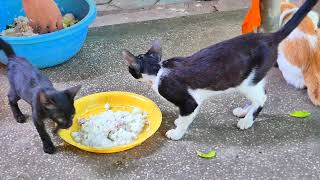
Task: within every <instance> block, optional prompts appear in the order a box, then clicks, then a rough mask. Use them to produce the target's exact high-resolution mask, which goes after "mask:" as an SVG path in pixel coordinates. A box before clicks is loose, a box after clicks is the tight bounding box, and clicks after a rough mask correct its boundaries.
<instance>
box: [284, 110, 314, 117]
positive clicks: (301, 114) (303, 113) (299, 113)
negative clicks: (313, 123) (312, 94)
mask: <svg viewBox="0 0 320 180" xmlns="http://www.w3.org/2000/svg"><path fill="white" fill-rule="evenodd" d="M289 115H290V116H291V117H295V118H307V117H309V116H311V113H310V112H307V111H295V112H291V113H290V114H289Z"/></svg>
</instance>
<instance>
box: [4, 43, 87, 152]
mask: <svg viewBox="0 0 320 180" xmlns="http://www.w3.org/2000/svg"><path fill="white" fill-rule="evenodd" d="M1 49H2V50H4V52H5V53H6V55H7V56H8V59H9V62H8V65H7V70H8V80H9V83H10V91H9V93H8V99H9V104H10V107H11V110H12V112H13V116H14V118H15V119H16V120H17V122H19V123H23V122H25V120H26V117H25V116H24V115H23V114H22V112H21V111H20V109H19V106H18V101H19V100H20V99H23V100H24V101H26V102H27V103H29V104H30V105H31V106H32V118H33V123H34V125H35V126H36V129H37V131H38V133H39V135H40V137H41V140H42V143H43V150H44V152H46V153H49V154H52V153H54V152H55V147H54V145H53V143H52V141H51V138H50V136H49V135H48V133H47V131H46V129H45V126H44V120H45V119H47V118H50V119H52V120H53V121H54V122H56V123H57V129H55V132H57V131H58V129H60V128H69V127H70V126H71V125H72V119H73V115H74V113H75V109H74V106H73V102H74V97H75V96H76V93H77V92H78V91H79V90H80V87H81V86H76V87H73V88H70V89H67V90H65V91H62V92H60V91H57V90H55V89H54V87H53V85H52V83H51V82H50V80H49V79H48V77H47V76H45V75H43V74H41V72H40V71H39V70H38V69H36V68H35V67H33V66H32V65H31V64H30V63H29V62H28V61H27V60H26V59H24V58H21V57H17V56H15V54H14V52H13V49H12V48H11V46H10V45H9V44H7V43H6V42H5V41H3V40H2V39H1V38H0V50H1Z"/></svg>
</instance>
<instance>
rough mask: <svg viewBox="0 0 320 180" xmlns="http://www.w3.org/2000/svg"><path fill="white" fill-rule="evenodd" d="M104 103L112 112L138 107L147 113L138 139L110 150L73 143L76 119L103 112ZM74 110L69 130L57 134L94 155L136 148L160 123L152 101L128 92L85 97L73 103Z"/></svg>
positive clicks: (160, 115) (77, 127) (159, 115)
mask: <svg viewBox="0 0 320 180" xmlns="http://www.w3.org/2000/svg"><path fill="white" fill-rule="evenodd" d="M106 103H108V104H110V106H111V108H112V110H125V111H131V110H132V108H133V107H138V108H140V109H141V110H143V111H145V112H147V113H148V117H147V121H148V124H146V125H145V127H144V128H143V130H142V132H141V133H140V134H139V136H138V138H137V139H136V140H135V141H134V142H132V143H130V144H126V145H122V146H116V147H112V148H93V147H89V146H85V145H82V144H80V143H78V142H76V141H74V140H73V138H72V136H71V133H72V132H74V131H78V130H79V128H80V126H79V124H78V118H89V117H90V116H92V115H96V114H99V113H102V112H104V111H105V108H104V105H105V104H106ZM75 108H76V114H75V117H74V119H73V124H72V126H71V127H70V128H69V129H62V130H60V131H59V133H58V134H59V136H60V137H61V138H62V139H63V140H64V141H66V142H67V143H69V144H71V145H73V146H76V147H78V148H80V149H82V150H85V151H89V152H95V153H114V152H120V151H125V150H128V149H131V148H133V147H135V146H138V145H140V144H141V143H143V142H144V141H145V140H146V139H148V138H149V137H150V136H152V135H153V134H154V133H155V132H156V131H157V130H158V128H159V127H160V125H161V121H162V114H161V111H160V109H159V107H158V106H157V105H156V104H155V103H154V102H153V101H151V100H150V99H148V98H146V97H144V96H141V95H137V94H134V93H128V92H102V93H97V94H92V95H89V96H85V97H82V98H80V99H78V100H76V101H75Z"/></svg>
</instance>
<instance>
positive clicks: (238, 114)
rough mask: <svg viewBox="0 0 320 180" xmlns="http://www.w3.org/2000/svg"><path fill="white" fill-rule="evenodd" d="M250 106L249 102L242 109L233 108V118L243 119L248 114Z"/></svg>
mask: <svg viewBox="0 0 320 180" xmlns="http://www.w3.org/2000/svg"><path fill="white" fill-rule="evenodd" d="M251 106H252V104H251V103H250V102H247V104H246V105H245V106H244V107H243V108H242V107H237V108H235V109H234V110H233V111H232V113H233V115H234V116H236V117H238V118H244V117H245V116H246V115H247V113H248V112H249V110H250V108H251Z"/></svg>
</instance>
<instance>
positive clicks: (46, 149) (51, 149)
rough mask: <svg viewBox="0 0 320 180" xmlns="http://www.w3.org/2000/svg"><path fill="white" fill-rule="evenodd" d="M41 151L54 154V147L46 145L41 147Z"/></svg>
mask: <svg viewBox="0 0 320 180" xmlns="http://www.w3.org/2000/svg"><path fill="white" fill-rule="evenodd" d="M43 151H44V152H45V153H48V154H54V153H55V152H56V147H54V145H47V146H44V147H43Z"/></svg>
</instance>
